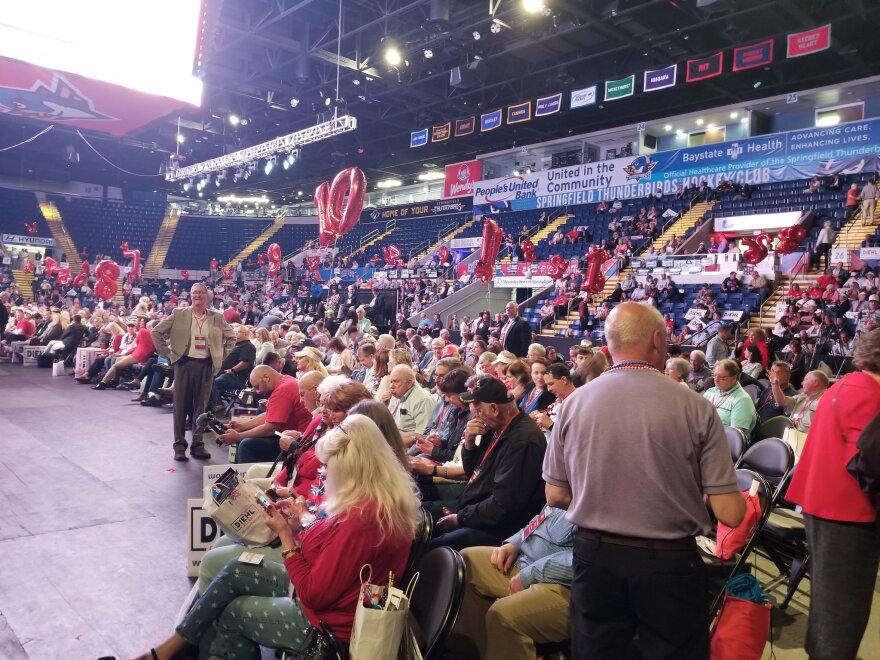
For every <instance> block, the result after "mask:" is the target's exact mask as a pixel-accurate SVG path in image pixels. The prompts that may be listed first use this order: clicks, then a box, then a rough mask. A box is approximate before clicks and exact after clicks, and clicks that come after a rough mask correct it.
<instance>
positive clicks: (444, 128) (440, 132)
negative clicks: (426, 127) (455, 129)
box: [431, 122, 452, 142]
mask: <svg viewBox="0 0 880 660" xmlns="http://www.w3.org/2000/svg"><path fill="white" fill-rule="evenodd" d="M451 129H452V122H446V123H445V124H440V125H439V126H432V127H431V142H443V141H444V140H448V139H449V137H450V135H451V134H452V133H451Z"/></svg>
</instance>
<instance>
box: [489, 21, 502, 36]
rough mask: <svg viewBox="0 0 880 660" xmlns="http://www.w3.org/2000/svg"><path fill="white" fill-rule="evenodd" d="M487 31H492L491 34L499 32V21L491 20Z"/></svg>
mask: <svg viewBox="0 0 880 660" xmlns="http://www.w3.org/2000/svg"><path fill="white" fill-rule="evenodd" d="M489 31H490V32H492V34H498V33H499V32H501V23H499V22H498V21H497V20H493V21H492V25H490V26H489Z"/></svg>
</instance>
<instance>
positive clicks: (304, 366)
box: [293, 346, 330, 376]
mask: <svg viewBox="0 0 880 660" xmlns="http://www.w3.org/2000/svg"><path fill="white" fill-rule="evenodd" d="M293 357H295V358H296V375H297V376H302V375H303V374H307V373H309V372H310V371H317V372H319V373H320V374H322V375H324V376H329V375H330V374H329V373H327V367H325V366H324V363H323V362H322V360H323V358H324V356H323V355H321V351H319V350H318V349H317V348H315V347H313V346H306V347H305V348H302V349H300V350H298V351H297V352H296V353H294V354H293Z"/></svg>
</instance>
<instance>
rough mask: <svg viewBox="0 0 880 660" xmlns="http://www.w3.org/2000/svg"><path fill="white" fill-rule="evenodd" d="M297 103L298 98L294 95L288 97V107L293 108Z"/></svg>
mask: <svg viewBox="0 0 880 660" xmlns="http://www.w3.org/2000/svg"><path fill="white" fill-rule="evenodd" d="M298 105H299V98H297V97H296V96H292V97H291V98H290V107H291V108H295V107H296V106H298Z"/></svg>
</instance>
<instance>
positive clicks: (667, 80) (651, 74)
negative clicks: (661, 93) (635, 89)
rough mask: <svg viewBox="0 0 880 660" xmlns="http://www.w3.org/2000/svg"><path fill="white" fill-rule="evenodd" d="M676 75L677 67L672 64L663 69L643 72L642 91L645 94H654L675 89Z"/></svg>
mask: <svg viewBox="0 0 880 660" xmlns="http://www.w3.org/2000/svg"><path fill="white" fill-rule="evenodd" d="M677 73H678V65H677V64H673V65H671V66H668V67H666V68H665V69H654V70H653V71H645V80H644V85H643V89H644V90H645V91H646V92H656V91H657V90H658V89H666V88H667V87H675V78H676V75H677Z"/></svg>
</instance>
